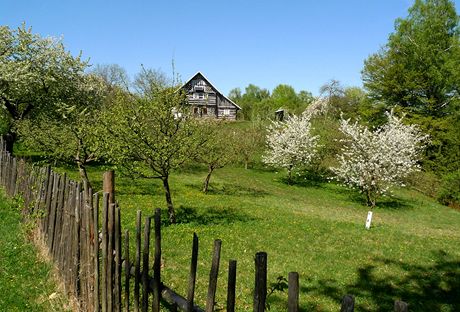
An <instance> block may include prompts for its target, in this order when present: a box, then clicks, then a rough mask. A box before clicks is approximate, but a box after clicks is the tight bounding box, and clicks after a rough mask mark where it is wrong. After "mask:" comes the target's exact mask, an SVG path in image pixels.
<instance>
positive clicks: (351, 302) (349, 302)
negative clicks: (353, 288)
mask: <svg viewBox="0 0 460 312" xmlns="http://www.w3.org/2000/svg"><path fill="white" fill-rule="evenodd" d="M354 310H355V297H353V296H352V295H345V296H344V297H343V299H342V306H341V308H340V312H353V311H354Z"/></svg>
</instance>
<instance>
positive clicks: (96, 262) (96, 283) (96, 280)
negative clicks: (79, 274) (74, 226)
mask: <svg viewBox="0 0 460 312" xmlns="http://www.w3.org/2000/svg"><path fill="white" fill-rule="evenodd" d="M93 213H94V216H93V218H94V219H93V222H94V223H93V232H94V245H93V248H94V249H93V256H94V258H93V260H94V311H95V312H99V310H100V309H99V302H100V298H99V294H100V290H99V284H100V282H99V280H100V274H99V266H100V265H99V193H96V194H95V195H94V201H93Z"/></svg>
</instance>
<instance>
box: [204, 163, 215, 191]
mask: <svg viewBox="0 0 460 312" xmlns="http://www.w3.org/2000/svg"><path fill="white" fill-rule="evenodd" d="M213 171H214V167H213V166H208V175H207V176H206V179H204V183H203V193H205V194H206V193H207V192H208V187H209V180H211V174H212V172H213Z"/></svg>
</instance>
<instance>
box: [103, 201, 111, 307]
mask: <svg viewBox="0 0 460 312" xmlns="http://www.w3.org/2000/svg"><path fill="white" fill-rule="evenodd" d="M108 223H109V193H104V195H103V198H102V272H101V275H102V276H101V286H102V287H101V295H102V312H107V288H108V286H107V276H108V273H107V263H108V260H107V258H108V255H107V253H108V229H107V228H108Z"/></svg>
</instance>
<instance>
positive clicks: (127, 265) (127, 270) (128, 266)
mask: <svg viewBox="0 0 460 312" xmlns="http://www.w3.org/2000/svg"><path fill="white" fill-rule="evenodd" d="M130 269H131V263H130V260H129V230H126V231H125V311H126V312H129V280H130V277H131V272H130V271H131V270H130Z"/></svg>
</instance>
